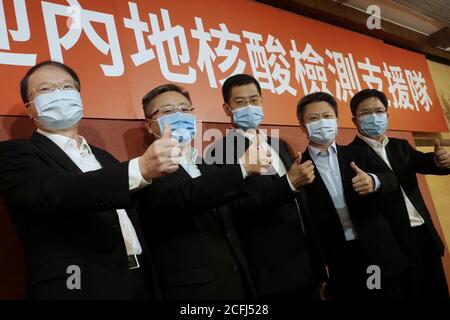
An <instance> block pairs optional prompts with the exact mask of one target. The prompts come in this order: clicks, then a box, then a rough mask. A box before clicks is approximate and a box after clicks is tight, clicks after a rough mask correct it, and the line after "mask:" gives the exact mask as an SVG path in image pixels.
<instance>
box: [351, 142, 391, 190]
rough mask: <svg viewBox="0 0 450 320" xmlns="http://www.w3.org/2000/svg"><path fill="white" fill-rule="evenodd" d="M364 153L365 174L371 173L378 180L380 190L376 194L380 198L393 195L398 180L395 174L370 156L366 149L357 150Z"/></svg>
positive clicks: (379, 160)
mask: <svg viewBox="0 0 450 320" xmlns="http://www.w3.org/2000/svg"><path fill="white" fill-rule="evenodd" d="M359 149H360V150H362V151H363V152H364V156H365V158H366V163H367V167H366V172H367V173H372V174H374V175H376V176H377V177H378V179H380V183H381V187H380V188H381V189H380V190H379V191H378V193H379V194H380V195H381V196H386V195H389V194H392V193H394V192H395V191H396V190H397V188H398V186H399V185H398V180H397V177H396V176H395V173H394V172H392V170H389V169H388V168H387V167H386V166H385V165H384V163H383V162H382V161H383V160H381V159H380V158H379V157H374V156H371V154H370V153H369V152H368V149H367V148H359Z"/></svg>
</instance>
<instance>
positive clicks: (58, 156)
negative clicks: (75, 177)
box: [31, 132, 81, 172]
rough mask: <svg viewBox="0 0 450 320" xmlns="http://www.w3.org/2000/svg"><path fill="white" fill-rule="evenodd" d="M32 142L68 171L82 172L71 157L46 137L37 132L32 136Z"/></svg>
mask: <svg viewBox="0 0 450 320" xmlns="http://www.w3.org/2000/svg"><path fill="white" fill-rule="evenodd" d="M31 141H33V142H34V143H35V144H36V146H37V147H39V148H40V149H41V150H42V151H43V152H45V153H46V154H47V155H48V156H49V157H50V158H52V159H53V160H54V161H55V162H56V163H57V164H59V165H60V166H61V167H62V168H63V169H65V170H66V171H69V172H81V170H80V168H78V166H77V165H76V164H75V163H74V162H73V161H72V160H71V159H70V158H69V156H68V155H67V154H66V153H65V152H64V151H63V150H62V149H61V148H60V147H58V145H56V144H55V143H54V142H53V141H52V140H50V139H49V138H47V137H46V136H44V135H42V134H40V133H38V132H35V133H34V134H33V135H32V136H31Z"/></svg>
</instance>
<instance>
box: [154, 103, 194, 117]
mask: <svg viewBox="0 0 450 320" xmlns="http://www.w3.org/2000/svg"><path fill="white" fill-rule="evenodd" d="M194 109H195V107H193V106H191V105H189V104H180V105H178V106H174V105H173V104H168V105H166V106H163V107H161V108H159V109H157V110H155V111H153V113H152V114H150V117H149V118H152V117H153V116H154V115H156V114H158V115H164V114H171V113H174V112H177V111H179V112H191V111H193V110H194Z"/></svg>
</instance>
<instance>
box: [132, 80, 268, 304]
mask: <svg viewBox="0 0 450 320" xmlns="http://www.w3.org/2000/svg"><path fill="white" fill-rule="evenodd" d="M142 104H143V108H144V113H145V116H146V118H147V120H146V126H147V129H148V131H149V133H150V134H152V135H154V136H155V137H159V136H160V135H161V132H162V131H163V129H164V126H167V125H170V126H171V128H172V137H173V138H175V139H177V140H179V142H180V144H181V149H182V156H181V158H182V159H181V162H180V168H179V169H178V170H177V171H176V172H174V173H172V174H170V175H168V176H166V177H162V178H159V179H154V180H153V182H152V185H151V186H149V187H148V188H146V189H145V190H143V191H142V193H144V194H145V195H142V198H143V199H144V201H143V202H142V203H141V206H140V207H139V213H140V217H141V219H142V223H143V229H144V233H145V235H146V236H147V239H148V242H149V244H150V248H151V252H152V256H153V257H154V262H155V269H156V272H157V277H158V280H159V283H160V285H161V290H162V296H163V299H170V300H173V299H176V300H180V299H183V300H186V299H189V300H206V299H213V300H218V299H232V300H236V299H238V300H241V299H254V298H255V292H254V287H253V283H252V279H251V276H250V274H249V270H248V266H247V262H246V258H245V256H244V253H243V250H242V248H241V244H240V240H239V236H238V234H237V232H236V228H235V221H234V220H235V217H234V213H233V212H232V210H231V209H230V207H229V206H227V205H225V204H227V203H229V202H231V201H233V199H234V198H235V195H233V194H231V196H230V193H229V192H223V191H222V190H221V186H222V185H226V184H234V185H236V193H238V194H240V195H242V196H244V195H245V193H246V190H247V188H246V185H245V184H244V179H245V177H246V176H247V175H248V174H253V173H258V172H259V170H260V167H261V168H263V167H264V165H261V166H259V165H258V163H261V164H263V163H264V162H265V163H266V166H269V165H270V157H268V156H267V157H266V156H265V155H264V154H262V155H261V157H257V158H255V159H256V160H257V162H256V163H255V164H251V163H250V162H249V161H247V159H246V156H247V155H248V156H249V154H250V152H251V151H255V152H256V151H257V149H256V148H255V145H254V146H252V147H251V148H249V151H248V152H247V153H246V154H245V155H244V156H243V157H241V160H240V164H236V165H235V166H230V167H227V168H221V169H217V168H216V167H214V166H208V165H206V164H204V163H203V162H202V159H201V158H200V157H199V156H198V154H197V153H198V151H197V149H196V148H194V147H192V146H191V142H192V140H193V139H194V137H195V134H196V128H197V127H196V118H195V115H194V113H193V111H194V107H193V106H192V102H191V99H190V96H189V93H188V92H186V91H184V90H183V89H182V88H180V87H179V86H177V85H175V84H165V85H161V86H159V87H156V88H154V89H153V90H151V91H150V92H149V93H148V94H146V95H145V97H144V98H143V100H142ZM256 153H257V152H256ZM248 158H250V157H248ZM248 160H249V159H248ZM247 163H248V164H247ZM188 181H192V182H193V183H195V184H197V185H198V187H199V188H198V189H197V190H193V191H192V192H190V193H188V194H186V195H185V196H184V197H185V198H186V201H184V202H180V201H177V198H178V197H179V195H178V194H176V193H174V192H173V189H174V187H176V186H179V185H182V184H185V183H186V182H188Z"/></svg>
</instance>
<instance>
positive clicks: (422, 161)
mask: <svg viewBox="0 0 450 320" xmlns="http://www.w3.org/2000/svg"><path fill="white" fill-rule="evenodd" d="M350 108H351V111H352V115H353V123H354V124H355V125H356V127H357V129H358V133H357V136H356V137H355V139H354V140H353V142H352V143H351V145H352V146H359V147H363V148H366V149H368V150H370V152H371V154H372V155H373V156H374V157H379V158H381V159H382V160H383V163H384V164H385V166H386V169H389V170H390V171H393V172H394V173H395V175H396V177H397V180H398V182H399V186H398V188H397V190H396V191H395V193H393V194H392V195H391V196H390V197H389V198H388V199H387V200H386V201H383V203H382V204H383V206H384V210H383V211H384V212H385V215H386V218H387V219H388V220H389V222H390V224H391V228H392V229H393V231H394V235H395V236H396V238H397V242H398V243H399V245H400V246H401V248H402V250H403V252H404V253H405V254H407V255H408V257H409V259H410V263H411V266H410V268H409V269H408V271H407V272H405V273H404V275H403V276H402V286H403V291H404V295H405V296H406V297H409V298H412V299H448V298H449V293H448V288H447V281H446V279H445V274H444V269H443V266H442V260H441V256H443V255H444V243H443V241H442V240H441V238H440V237H439V234H438V232H437V231H436V228H435V227H434V225H433V221H432V219H431V216H430V212H429V211H428V209H427V207H426V204H425V201H424V199H423V197H422V194H421V192H420V189H419V185H418V182H417V177H416V174H417V173H420V174H434V175H447V174H449V173H450V154H449V152H448V150H447V149H446V148H444V147H441V146H440V143H439V140H437V139H436V141H435V148H434V153H432V152H430V153H422V152H420V151H417V150H415V149H414V148H413V147H412V146H411V145H410V144H409V143H408V141H406V140H402V139H396V138H388V137H387V136H386V135H385V132H386V130H387V127H388V114H387V109H388V101H387V98H386V95H385V94H384V93H383V92H380V91H378V90H375V89H364V90H362V91H360V92H358V93H357V94H356V95H355V96H354V97H353V98H352V100H351V101H350Z"/></svg>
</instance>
